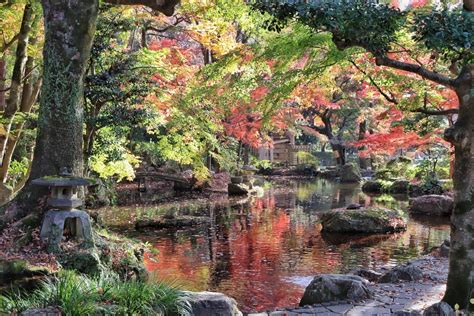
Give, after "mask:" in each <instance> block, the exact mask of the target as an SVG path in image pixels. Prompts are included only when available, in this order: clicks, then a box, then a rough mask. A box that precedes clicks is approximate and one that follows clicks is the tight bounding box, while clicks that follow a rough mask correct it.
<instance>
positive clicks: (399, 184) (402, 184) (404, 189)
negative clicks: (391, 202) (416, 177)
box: [389, 179, 410, 194]
mask: <svg viewBox="0 0 474 316" xmlns="http://www.w3.org/2000/svg"><path fill="white" fill-rule="evenodd" d="M409 186H410V182H409V181H408V180H405V179H398V180H395V181H394V182H393V183H392V185H391V186H390V188H389V191H390V193H394V194H397V193H408V187H409Z"/></svg>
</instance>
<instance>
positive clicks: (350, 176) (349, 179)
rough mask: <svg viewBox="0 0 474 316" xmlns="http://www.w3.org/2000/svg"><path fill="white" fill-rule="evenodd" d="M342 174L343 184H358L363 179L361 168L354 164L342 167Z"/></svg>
mask: <svg viewBox="0 0 474 316" xmlns="http://www.w3.org/2000/svg"><path fill="white" fill-rule="evenodd" d="M340 174H341V182H342V183H356V182H360V180H361V179H362V177H361V175H360V169H359V167H357V166H356V165H352V164H346V165H344V166H342V167H341V171H340Z"/></svg>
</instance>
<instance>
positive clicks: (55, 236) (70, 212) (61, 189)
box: [31, 168, 93, 252]
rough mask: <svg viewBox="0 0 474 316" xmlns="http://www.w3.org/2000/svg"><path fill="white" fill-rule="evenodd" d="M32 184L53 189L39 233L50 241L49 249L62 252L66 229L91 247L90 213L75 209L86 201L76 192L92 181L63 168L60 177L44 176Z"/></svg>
mask: <svg viewBox="0 0 474 316" xmlns="http://www.w3.org/2000/svg"><path fill="white" fill-rule="evenodd" d="M31 183H32V184H35V185H39V186H47V187H49V188H50V196H49V198H48V206H50V208H51V209H50V210H49V211H48V212H47V213H46V215H45V217H44V220H43V225H42V226H41V232H40V237H41V239H42V240H43V241H45V242H47V243H48V250H49V251H52V252H56V251H59V249H60V248H59V245H60V243H61V241H62V240H63V237H64V235H65V232H67V233H68V235H69V236H70V237H72V238H74V239H76V240H78V241H83V242H84V243H83V245H85V246H86V247H87V246H92V245H93V238H92V226H91V222H90V217H89V214H87V213H86V212H84V211H82V210H78V209H76V208H77V207H79V206H82V205H83V200H82V199H81V198H79V197H78V195H77V194H78V189H79V187H80V186H89V185H91V184H92V182H91V181H90V180H87V179H84V178H80V177H74V176H72V175H71V173H69V172H68V171H67V169H65V168H63V169H61V172H60V173H59V176H48V177H43V178H39V179H35V180H33V181H31Z"/></svg>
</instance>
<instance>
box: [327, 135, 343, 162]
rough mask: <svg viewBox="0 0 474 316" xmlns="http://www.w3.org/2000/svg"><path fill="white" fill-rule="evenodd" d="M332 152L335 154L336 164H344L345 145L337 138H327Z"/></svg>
mask: <svg viewBox="0 0 474 316" xmlns="http://www.w3.org/2000/svg"><path fill="white" fill-rule="evenodd" d="M329 143H330V144H331V148H332V151H333V153H334V154H335V159H336V164H337V165H338V166H343V165H345V164H346V147H344V145H343V144H342V143H341V141H339V140H331V139H330V140H329Z"/></svg>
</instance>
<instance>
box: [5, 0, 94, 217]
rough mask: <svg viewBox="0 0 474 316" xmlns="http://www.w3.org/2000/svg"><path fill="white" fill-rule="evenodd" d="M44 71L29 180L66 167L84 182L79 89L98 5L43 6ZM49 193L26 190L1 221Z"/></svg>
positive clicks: (49, 0)
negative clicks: (82, 178)
mask: <svg viewBox="0 0 474 316" xmlns="http://www.w3.org/2000/svg"><path fill="white" fill-rule="evenodd" d="M42 5H43V13H44V23H45V31H46V33H45V44H44V50H43V56H44V70H43V86H42V90H41V100H40V110H39V117H38V134H37V136H36V147H35V151H34V160H33V164H32V168H31V173H30V179H35V178H39V177H42V176H46V175H55V174H57V173H58V172H59V169H60V168H61V167H68V168H70V169H71V171H72V173H73V174H74V175H78V176H82V172H83V158H82V152H83V151H82V150H83V148H82V143H83V136H82V131H83V126H82V125H83V87H84V83H83V82H84V80H83V79H84V72H85V69H86V63H87V61H88V59H89V55H90V49H91V45H92V40H93V36H94V31H95V25H96V18H97V14H98V6H99V3H98V1H97V0H81V1H55V0H43V1H42ZM46 194H47V189H46V188H43V187H36V186H32V185H31V184H30V182H29V181H28V182H27V184H26V186H25V188H24V189H23V190H22V191H21V192H20V194H19V195H18V196H17V197H16V198H15V200H14V201H13V202H12V203H10V204H9V206H8V208H7V210H6V214H5V218H4V220H7V221H8V220H13V219H16V218H18V217H21V216H24V215H26V214H27V213H28V212H31V211H32V210H33V209H34V208H36V207H37V206H38V201H39V200H40V199H41V198H42V197H43V196H45V195H46Z"/></svg>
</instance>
